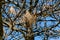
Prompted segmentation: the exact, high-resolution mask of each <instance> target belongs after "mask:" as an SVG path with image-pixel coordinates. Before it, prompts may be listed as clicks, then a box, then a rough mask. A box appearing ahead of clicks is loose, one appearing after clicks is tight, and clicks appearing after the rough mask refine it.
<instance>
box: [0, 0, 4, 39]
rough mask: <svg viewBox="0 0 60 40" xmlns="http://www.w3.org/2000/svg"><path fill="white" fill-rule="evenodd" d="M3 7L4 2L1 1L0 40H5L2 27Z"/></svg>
mask: <svg viewBox="0 0 60 40" xmlns="http://www.w3.org/2000/svg"><path fill="white" fill-rule="evenodd" d="M1 7H2V0H0V40H3V38H2V37H3V25H2V13H1Z"/></svg>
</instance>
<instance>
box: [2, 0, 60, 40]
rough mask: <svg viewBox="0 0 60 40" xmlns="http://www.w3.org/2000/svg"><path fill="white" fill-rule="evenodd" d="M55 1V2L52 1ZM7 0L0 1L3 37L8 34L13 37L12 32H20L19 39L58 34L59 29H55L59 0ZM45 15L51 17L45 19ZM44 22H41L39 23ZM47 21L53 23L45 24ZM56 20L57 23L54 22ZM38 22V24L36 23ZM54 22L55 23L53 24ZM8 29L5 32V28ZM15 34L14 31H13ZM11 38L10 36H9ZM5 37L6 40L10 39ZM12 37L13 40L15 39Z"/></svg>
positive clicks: (46, 39) (45, 39)
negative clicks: (0, 3)
mask: <svg viewBox="0 0 60 40" xmlns="http://www.w3.org/2000/svg"><path fill="white" fill-rule="evenodd" d="M54 1H55V3H54ZM54 1H53V0H29V1H28V0H7V1H5V2H4V1H3V2H2V3H3V4H2V5H1V6H2V9H1V10H2V21H3V22H2V23H3V28H4V30H3V32H4V34H3V39H6V38H7V37H8V36H11V37H15V36H14V35H13V34H14V32H17V33H21V34H20V35H22V36H20V35H19V34H18V35H19V38H16V37H15V39H16V40H20V39H21V38H24V39H25V40H34V37H35V36H39V35H44V38H43V40H48V38H49V37H53V36H54V37H55V36H59V35H60V34H59V33H60V32H59V30H55V28H56V27H58V25H59V24H60V21H59V20H60V18H59V17H60V13H59V11H60V7H59V4H60V1H59V0H57V1H56V0H54ZM47 17H49V18H52V19H49V18H48V19H47ZM42 22H44V27H42V26H43V24H42V25H41V23H42ZM47 22H52V23H53V24H52V25H51V24H49V26H48V25H47ZM55 22H57V23H55ZM38 23H39V24H38ZM54 23H55V24H54ZM5 28H6V30H9V31H7V32H6V30H5ZM15 35H16V33H15ZM10 39H12V38H10ZM10 39H6V40H10ZM15 39H14V40H15Z"/></svg>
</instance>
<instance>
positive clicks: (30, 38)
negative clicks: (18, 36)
mask: <svg viewBox="0 0 60 40" xmlns="http://www.w3.org/2000/svg"><path fill="white" fill-rule="evenodd" d="M25 40H34V36H31V37H28V36H27V37H26V38H25Z"/></svg>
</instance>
